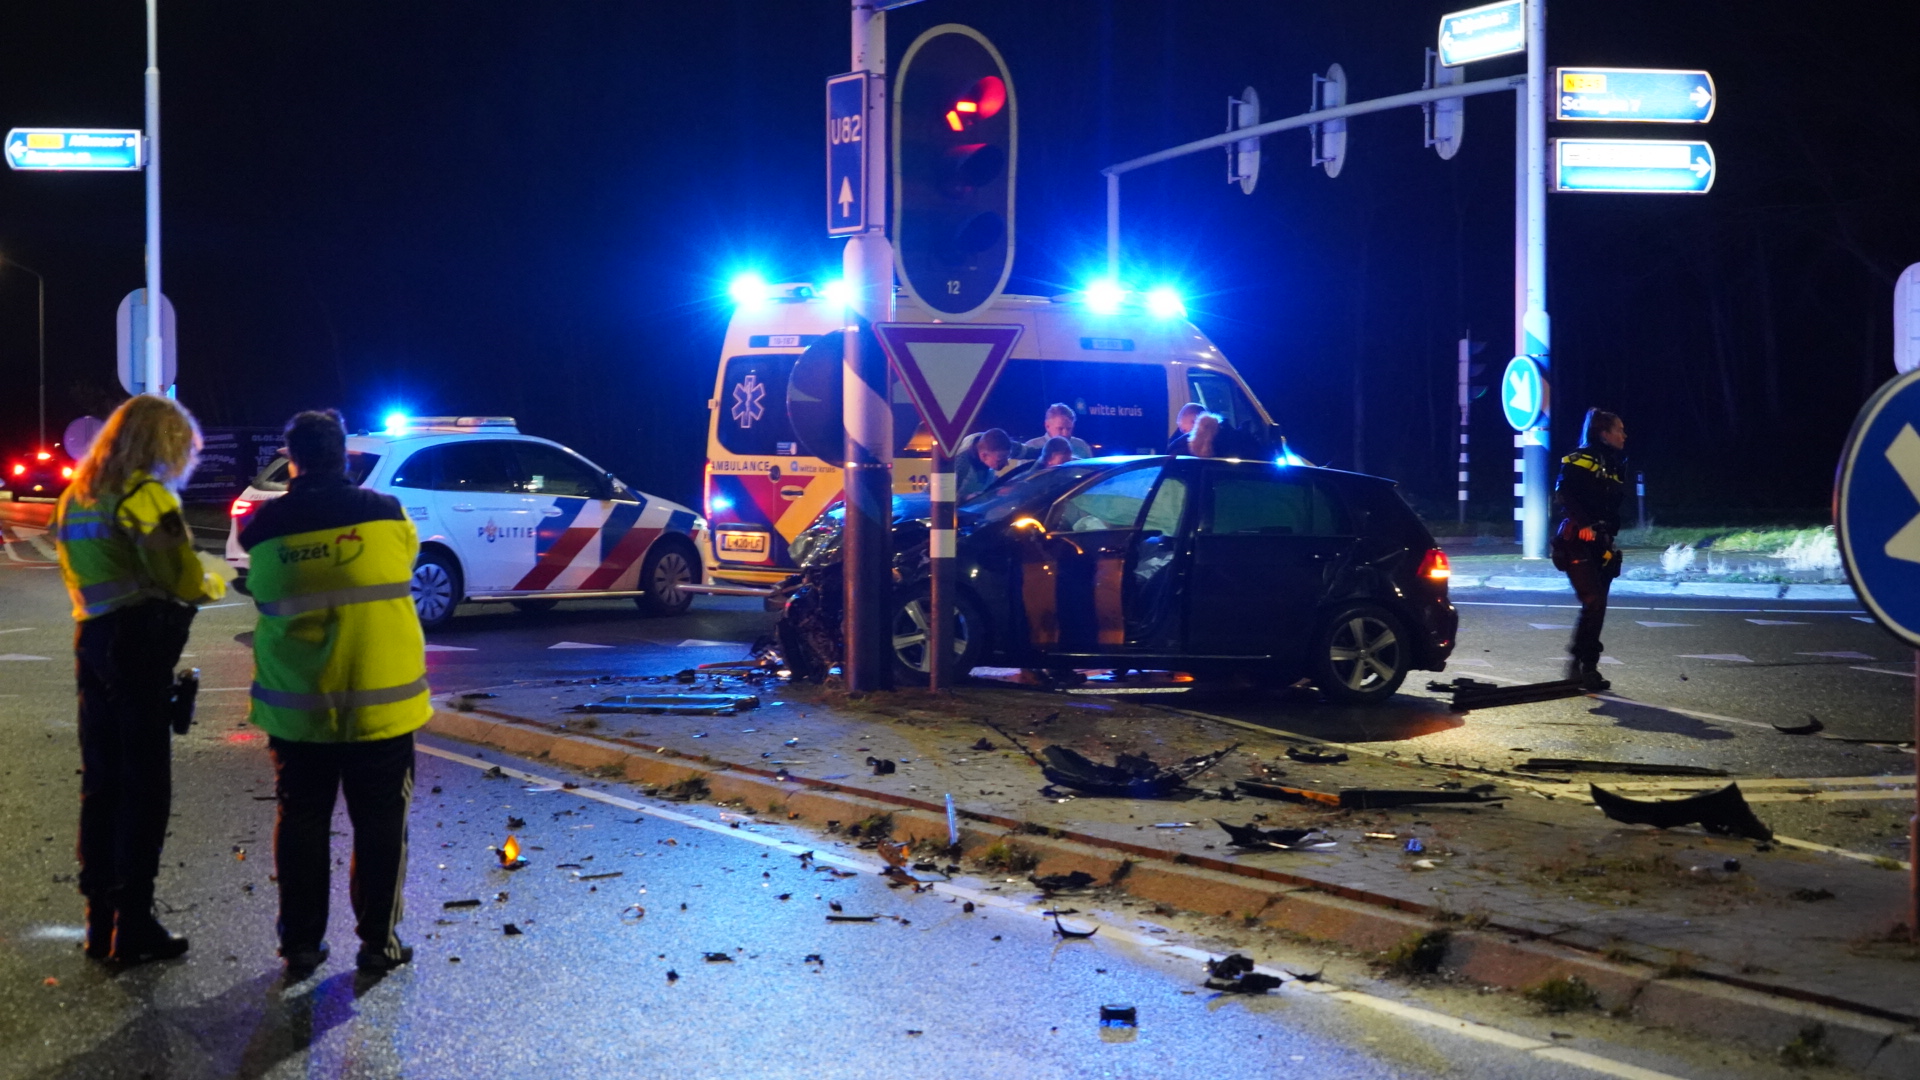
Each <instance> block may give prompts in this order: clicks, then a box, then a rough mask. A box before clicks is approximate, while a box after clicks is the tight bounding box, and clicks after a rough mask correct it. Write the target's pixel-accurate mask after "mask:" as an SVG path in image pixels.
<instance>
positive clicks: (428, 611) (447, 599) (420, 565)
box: [412, 549, 461, 630]
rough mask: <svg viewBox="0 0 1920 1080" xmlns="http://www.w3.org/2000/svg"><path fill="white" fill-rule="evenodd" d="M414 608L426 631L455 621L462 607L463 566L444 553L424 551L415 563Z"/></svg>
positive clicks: (413, 582)
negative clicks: (461, 576) (455, 615)
mask: <svg viewBox="0 0 1920 1080" xmlns="http://www.w3.org/2000/svg"><path fill="white" fill-rule="evenodd" d="M412 585H413V610H414V612H415V614H417V615H419V616H420V626H421V628H422V629H425V630H438V629H440V628H441V627H443V626H445V625H447V624H448V623H449V622H452V621H453V611H454V609H455V608H457V607H459V606H460V595H461V587H460V567H459V565H458V564H456V563H455V562H454V561H453V559H452V558H451V557H450V556H448V555H445V554H442V553H441V552H438V551H433V550H431V549H429V550H426V551H422V552H421V553H420V557H419V558H418V559H417V560H415V561H414V564H413V580H412Z"/></svg>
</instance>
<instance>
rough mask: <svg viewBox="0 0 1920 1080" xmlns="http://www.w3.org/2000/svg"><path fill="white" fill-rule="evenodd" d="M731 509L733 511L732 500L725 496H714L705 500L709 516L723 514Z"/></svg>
mask: <svg viewBox="0 0 1920 1080" xmlns="http://www.w3.org/2000/svg"><path fill="white" fill-rule="evenodd" d="M731 509H733V500H732V499H729V498H727V497H726V496H725V495H715V496H714V497H713V498H711V499H708V500H707V512H708V513H710V514H724V513H726V512H727V511H729V510H731Z"/></svg>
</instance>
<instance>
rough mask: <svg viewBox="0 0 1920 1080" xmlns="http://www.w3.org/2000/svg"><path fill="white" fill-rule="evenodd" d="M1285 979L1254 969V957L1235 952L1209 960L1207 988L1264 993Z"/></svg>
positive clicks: (1233, 991)
mask: <svg viewBox="0 0 1920 1080" xmlns="http://www.w3.org/2000/svg"><path fill="white" fill-rule="evenodd" d="M1284 981H1285V980H1283V979H1281V978H1280V977H1278V976H1276V975H1268V974H1265V973H1264V972H1259V971H1255V970H1254V969H1253V961H1252V959H1250V958H1248V957H1245V956H1242V955H1240V954H1239V953H1234V954H1232V955H1230V956H1227V957H1224V958H1222V959H1219V960H1209V961H1207V982H1206V985H1207V989H1209V990H1219V991H1222V992H1223V993H1228V994H1264V993H1266V992H1267V991H1269V990H1275V989H1278V988H1279V986H1280V984H1281V983H1282V982H1284Z"/></svg>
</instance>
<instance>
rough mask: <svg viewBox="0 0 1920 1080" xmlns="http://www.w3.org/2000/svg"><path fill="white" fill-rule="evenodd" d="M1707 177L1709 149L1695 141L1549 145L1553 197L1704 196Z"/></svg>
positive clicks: (1587, 141)
mask: <svg viewBox="0 0 1920 1080" xmlns="http://www.w3.org/2000/svg"><path fill="white" fill-rule="evenodd" d="M1713 177H1714V163H1713V147H1711V146H1708V145H1707V144H1706V143H1704V142H1701V141H1698V140H1669V139H1555V140H1553V190H1555V191H1622V192H1655V193H1667V194H1675V193H1678V194H1685V195H1704V194H1706V193H1707V192H1709V191H1711V190H1713Z"/></svg>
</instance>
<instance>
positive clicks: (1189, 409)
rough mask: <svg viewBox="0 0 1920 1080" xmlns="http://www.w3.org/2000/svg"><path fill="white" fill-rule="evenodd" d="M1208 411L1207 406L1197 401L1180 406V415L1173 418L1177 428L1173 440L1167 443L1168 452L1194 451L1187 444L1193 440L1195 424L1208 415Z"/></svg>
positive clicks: (1184, 452)
mask: <svg viewBox="0 0 1920 1080" xmlns="http://www.w3.org/2000/svg"><path fill="white" fill-rule="evenodd" d="M1206 411H1207V407H1206V406H1205V405H1202V404H1200V403H1199V402H1197V401H1189V402H1187V403H1186V404H1185V405H1182V406H1180V412H1179V415H1177V416H1175V417H1174V419H1173V426H1174V427H1175V429H1176V430H1175V431H1174V434H1173V438H1172V440H1170V441H1169V442H1168V443H1167V453H1169V454H1188V453H1192V451H1191V450H1189V449H1188V448H1187V444H1188V443H1189V442H1191V441H1192V440H1193V425H1194V424H1196V423H1198V422H1199V420H1200V418H1201V417H1202V416H1204V415H1206Z"/></svg>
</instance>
